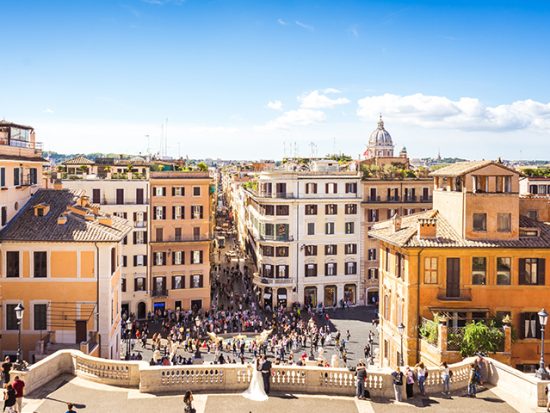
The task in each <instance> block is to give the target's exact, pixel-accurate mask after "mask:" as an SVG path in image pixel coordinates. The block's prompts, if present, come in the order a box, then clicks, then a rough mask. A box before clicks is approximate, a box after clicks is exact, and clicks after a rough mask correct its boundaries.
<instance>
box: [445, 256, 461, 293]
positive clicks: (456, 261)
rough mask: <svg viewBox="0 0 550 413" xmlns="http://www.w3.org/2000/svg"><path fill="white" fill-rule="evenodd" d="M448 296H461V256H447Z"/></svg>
mask: <svg viewBox="0 0 550 413" xmlns="http://www.w3.org/2000/svg"><path fill="white" fill-rule="evenodd" d="M447 297H460V258H447Z"/></svg>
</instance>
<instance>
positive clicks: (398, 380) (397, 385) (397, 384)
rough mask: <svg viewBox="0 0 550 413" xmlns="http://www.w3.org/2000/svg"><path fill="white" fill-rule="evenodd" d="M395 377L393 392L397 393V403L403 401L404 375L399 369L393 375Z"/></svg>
mask: <svg viewBox="0 0 550 413" xmlns="http://www.w3.org/2000/svg"><path fill="white" fill-rule="evenodd" d="M391 375H392V377H393V391H394V393H395V401H396V402H402V401H403V373H402V372H401V370H400V369H399V367H397V368H396V369H395V371H394V372H393V373H392V374H391Z"/></svg>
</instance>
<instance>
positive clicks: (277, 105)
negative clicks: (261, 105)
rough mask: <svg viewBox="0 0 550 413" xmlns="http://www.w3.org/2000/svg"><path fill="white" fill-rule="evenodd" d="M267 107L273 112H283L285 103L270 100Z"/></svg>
mask: <svg viewBox="0 0 550 413" xmlns="http://www.w3.org/2000/svg"><path fill="white" fill-rule="evenodd" d="M267 107H268V108H269V109H273V110H283V102H281V101H280V100H270V101H269V102H267Z"/></svg>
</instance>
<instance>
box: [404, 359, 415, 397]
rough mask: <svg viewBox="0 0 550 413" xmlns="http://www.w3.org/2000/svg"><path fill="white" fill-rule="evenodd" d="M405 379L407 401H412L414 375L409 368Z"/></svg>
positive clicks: (406, 370)
mask: <svg viewBox="0 0 550 413" xmlns="http://www.w3.org/2000/svg"><path fill="white" fill-rule="evenodd" d="M405 379H406V384H405V390H406V393H407V399H412V398H413V397H414V373H413V371H412V370H411V369H410V368H409V367H407V368H406V369H405Z"/></svg>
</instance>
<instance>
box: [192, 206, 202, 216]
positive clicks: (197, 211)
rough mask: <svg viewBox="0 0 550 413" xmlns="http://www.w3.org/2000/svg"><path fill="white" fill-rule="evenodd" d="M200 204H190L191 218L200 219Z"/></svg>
mask: <svg viewBox="0 0 550 413" xmlns="http://www.w3.org/2000/svg"><path fill="white" fill-rule="evenodd" d="M202 211H203V207H202V205H192V206H191V218H193V219H202Z"/></svg>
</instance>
